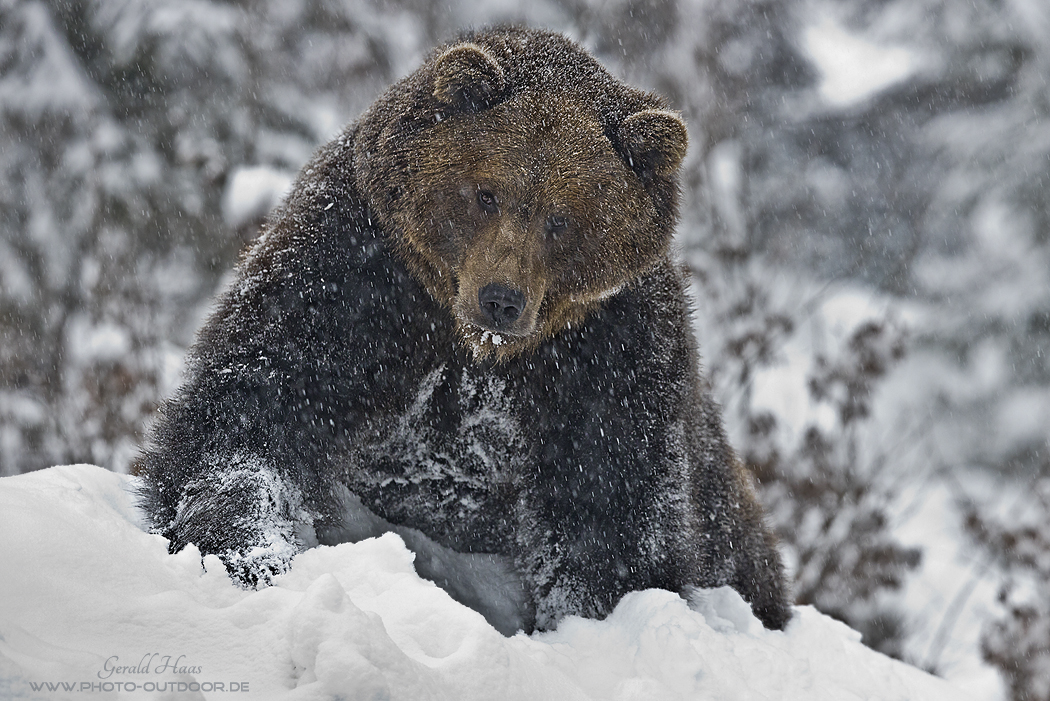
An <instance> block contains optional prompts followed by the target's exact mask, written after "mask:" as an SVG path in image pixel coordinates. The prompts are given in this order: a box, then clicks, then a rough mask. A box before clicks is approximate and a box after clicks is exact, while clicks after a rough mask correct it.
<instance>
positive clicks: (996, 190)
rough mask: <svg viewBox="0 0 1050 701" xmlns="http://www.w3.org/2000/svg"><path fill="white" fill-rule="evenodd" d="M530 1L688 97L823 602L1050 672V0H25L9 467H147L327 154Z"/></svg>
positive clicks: (2, 205) (914, 643)
mask: <svg viewBox="0 0 1050 701" xmlns="http://www.w3.org/2000/svg"><path fill="white" fill-rule="evenodd" d="M502 21H523V22H527V23H529V24H533V25H538V26H546V27H549V28H552V29H557V30H562V31H566V32H568V33H569V34H571V35H572V36H574V37H575V38H577V39H578V40H580V41H582V42H583V43H584V44H585V45H586V46H588V47H590V48H591V49H592V50H593V51H594V52H595V53H596V55H598V57H599V58H600V59H601V60H602V61H603V62H604V63H605V64H606V65H607V66H608V67H609V68H610V69H611V70H613V71H614V72H616V73H618V74H620V75H622V76H623V77H625V78H626V79H628V80H630V81H632V82H635V83H637V84H640V85H642V86H645V87H648V88H651V89H655V90H658V91H660V92H662V93H663V94H665V95H667V96H668V97H669V99H670V100H671V102H672V103H673V104H674V106H675V107H676V108H678V109H680V110H681V111H682V112H683V114H684V116H685V117H686V120H687V121H688V123H689V125H690V137H691V147H690V155H689V157H688V160H687V162H686V165H685V173H684V176H685V177H684V189H685V193H684V198H683V201H684V202H685V203H686V204H685V208H684V211H683V221H682V225H681V226H680V235H679V246H680V247H681V249H682V253H683V258H684V260H685V261H686V263H687V264H688V265H689V266H690V268H691V270H692V271H693V273H694V279H695V292H696V298H697V327H698V336H699V340H700V344H701V348H702V350H703V352H704V355H705V361H706V364H707V366H708V370H709V371H710V373H711V375H712V379H713V382H714V384H715V388H716V391H717V394H718V396H719V398H720V400H721V401H722V402H723V404H724V406H725V407H726V419H727V423H728V425H729V428H730V432H731V433H732V435H733V439H734V441H735V443H736V444H737V446H738V447H739V449H740V452H741V454H742V455H743V456H744V457H745V458H746V460H747V461H748V462H749V463H750V464H751V466H752V468H753V469H754V470H755V472H756V476H757V478H758V480H759V482H760V487H761V491H762V494H763V498H764V499H765V501H766V504H767V506H768V508H769V512H770V518H771V520H772V521H773V524H774V526H775V527H776V528H777V530H778V532H779V533H780V535H781V538H782V540H783V545H784V548H785V551H786V554H787V555H788V560H789V562H790V563H791V565H792V574H793V576H794V577H795V581H796V593H797V594H798V596H799V598H800V601H801V602H804V603H812V604H814V605H816V606H817V607H818V608H820V609H821V610H824V611H826V612H828V613H831V614H833V615H835V616H837V617H839V618H841V619H843V620H845V621H847V622H848V623H850V624H851V625H852V626H854V627H856V628H857V629H858V630H861V631H862V632H863V633H864V634H865V641H866V642H867V643H868V644H870V645H872V646H874V647H876V648H877V649H881V650H883V651H886V652H888V653H890V654H894V655H897V656H900V657H902V658H904V659H906V660H908V661H911V662H913V663H915V664H920V665H923V666H926V667H929V668H932V669H934V670H936V671H939V672H941V673H943V674H946V675H949V676H951V675H956V676H959V677H966V676H967V675H971V676H975V677H976V676H979V674H978V672H976V671H974V670H973V669H972V668H973V667H975V666H976V665H977V664H978V656H979V655H980V654H981V652H980V650H982V649H983V654H984V656H985V657H986V659H987V660H988V662H989V663H990V664H992V665H994V666H995V667H996V668H998V669H1001V670H1002V672H1003V679H1004V682H1005V688H1006V689H1007V690H1006V692H1004V693H1007V694H1009V695H1010V696H1011V698H1016V699H1021V698H1048V695H1047V694H1048V692H1047V689H1046V687H1045V684H1044V686H1040V684H1043V683H1044V682H1042V681H1040V680H1045V678H1046V676H1045V674H1044V673H1042V671H1045V664H1046V663H1045V660H1046V658H1047V653H1046V650H1048V649H1050V632H1048V631H1050V613H1048V611H1050V604H1047V601H1048V600H1050V589H1048V588H1047V586H1048V585H1047V584H1046V582H1047V577H1046V564H1045V563H1046V560H1047V559H1048V558H1050V547H1048V545H1047V539H1046V538H1045V537H1044V536H1045V534H1043V533H1042V531H1040V530H1039V528H1040V527H1041V526H1040V524H1043V525H1045V523H1047V521H1048V519H1050V513H1048V511H1047V509H1046V501H1045V499H1044V500H1042V501H1040V500H1039V499H1031V504H1029V503H1028V501H1029V498H1028V497H1026V496H1025V495H1026V494H1033V493H1034V494H1043V493H1044V492H1043V491H1039V490H1031V489H1030V485H1032V484H1045V482H1046V480H1047V479H1050V460H1048V457H1047V456H1048V451H1050V447H1048V442H1050V359H1048V349H1050V233H1048V232H1050V198H1048V197H1047V195H1046V192H1047V186H1048V181H1050V86H1048V82H1047V78H1046V76H1047V75H1050V6H1047V5H1046V3H1044V2H1042V0H1006V1H1005V2H1001V1H998V0H976V1H971V0H919V1H914V0H879V1H878V2H876V1H874V0H848V1H847V2H835V3H832V2H830V1H822V0H806V1H803V0H780V1H773V0H566V1H565V2H550V1H540V2H536V3H530V4H529V5H528V7H527V8H524V7H523V8H515V7H512V6H511V5H509V4H506V3H499V2H492V3H480V4H478V3H468V2H465V1H462V0H456V1H453V2H448V3H439V4H431V3H427V2H422V1H420V0H403V1H396V0H345V1H340V2H337V1H336V0H300V1H291V2H289V1H281V0H264V1H262V2H257V3H241V2H219V1H217V0H194V1H193V2H176V1H175V0H93V1H91V0H89V1H85V2H69V1H68V0H0V475H10V474H17V473H20V472H26V471H31V470H36V469H40V468H43V467H47V466H50V465H54V464H60V463H70V462H91V463H95V464H99V465H102V466H105V467H107V468H109V469H112V470H115V471H124V470H126V468H127V465H128V463H129V461H130V459H131V457H132V456H133V455H134V451H135V446H136V445H137V442H138V440H139V437H140V436H141V433H142V430H143V428H144V426H145V425H146V423H147V422H148V420H149V416H150V412H151V411H152V409H153V407H155V406H156V404H157V402H158V400H159V399H160V398H161V397H163V396H164V395H165V394H166V393H167V392H168V391H170V389H171V388H172V387H173V386H174V384H175V382H176V381H177V378H178V373H179V369H180V364H181V357H182V354H183V353H184V351H185V349H186V347H187V345H188V344H189V343H190V341H191V340H192V335H193V331H194V329H195V328H196V326H197V325H198V324H199V322H200V320H201V318H202V317H203V315H204V314H206V313H207V309H208V300H209V299H210V298H211V297H212V295H213V294H214V293H215V291H216V290H217V288H218V287H219V286H220V285H221V284H222V281H223V278H224V274H225V273H226V271H228V270H229V269H230V267H231V266H232V265H233V264H234V263H235V261H236V257H237V253H238V251H239V250H240V249H241V247H242V246H243V244H244V243H245V242H246V241H248V240H250V239H251V237H252V236H253V235H254V233H255V231H256V228H257V226H258V223H259V221H260V220H261V217H262V216H263V215H264V214H265V212H266V211H267V210H268V209H269V208H270V207H271V206H272V205H273V204H274V203H276V202H277V201H279V198H280V196H281V194H282V193H283V191H284V188H285V187H286V186H287V184H288V182H289V181H290V178H291V177H292V176H293V175H294V173H295V171H296V170H297V169H298V168H299V167H300V165H301V164H302V163H303V162H304V161H305V160H306V159H307V158H308V156H309V154H310V153H311V152H312V150H313V149H314V148H316V147H317V146H318V145H319V144H321V143H323V142H324V141H325V140H327V139H328V138H330V137H331V136H333V135H334V134H335V133H336V131H337V130H338V129H339V128H340V127H341V126H342V125H343V124H344V123H345V122H347V121H349V120H351V119H353V118H354V117H356V116H357V115H358V114H359V113H360V112H361V110H362V109H364V108H365V107H366V106H367V105H368V104H370V102H371V101H372V99H373V98H374V97H375V95H376V94H377V93H378V92H379V91H380V90H381V89H383V88H384V87H385V86H386V85H388V84H389V83H391V82H393V81H394V80H396V79H397V78H398V77H400V76H401V75H404V74H405V73H407V72H408V71H409V70H411V68H413V67H414V66H415V65H416V64H417V63H418V61H419V60H420V59H421V58H422V56H423V55H425V53H426V52H427V51H428V50H429V49H430V48H431V47H432V46H434V45H435V44H437V43H438V42H440V41H442V40H444V39H447V38H449V37H451V36H452V35H453V34H454V33H455V32H456V31H457V30H458V29H459V28H462V27H466V26H470V25H479V24H488V23H495V22H502ZM944 494H947V495H948V496H947V497H939V496H937V495H944ZM1018 494H1020V495H1021V496H1016V495H1018ZM937 499H940V500H941V502H943V503H944V504H945V505H946V508H945V509H942V510H941V511H936V510H931V509H932V507H931V504H934V503H935V502H936V501H937ZM1018 502H1022V503H1023V504H1024V505H1025V508H1017V509H1014V508H1010V507H1009V505H1014V504H1016V503H1018ZM1004 505H1007V506H1004ZM931 514H933V516H931ZM1018 514H1025V515H1026V518H1027V519H1028V520H1025V519H1022V518H1020V517H1019V516H1018ZM935 517H936V518H937V519H939V520H938V521H937V523H938V524H939V525H943V526H944V528H945V529H946V532H947V533H948V536H946V539H945V538H941V539H940V540H938V539H936V538H934V537H933V535H932V533H931V528H930V527H929V524H930V523H931V521H930V520H929V519H931V518H935ZM967 534H969V535H967ZM946 544H947V547H949V548H950V549H951V548H954V550H952V552H951V553H949V554H948V555H943V554H939V553H940V551H941V550H943V549H944V548H945V547H946ZM960 577H961V578H962V581H961V583H960V581H959V580H960ZM1000 589H1002V596H1001V597H1000V598H999V599H998V600H997V599H996V597H995V592H997V591H999V590H1000ZM923 592H925V593H923ZM989 592H991V594H989ZM982 596H983V597H984V598H982ZM982 621H983V626H984V631H985V632H984V634H983V643H979V642H978V639H979V637H980V635H979V633H978V630H979V629H980V627H981V626H982ZM1039 660H1042V662H1039ZM1040 665H1042V666H1040ZM1025 670H1028V671H1025ZM1033 670H1034V671H1033ZM981 678H982V679H984V678H985V677H981ZM981 683H982V684H983V683H985V682H981ZM982 688H983V687H982ZM989 688H990V687H989ZM990 693H992V694H993V695H992V696H991V697H992V698H994V697H995V696H994V693H996V692H995V690H994V689H992V691H990Z"/></svg>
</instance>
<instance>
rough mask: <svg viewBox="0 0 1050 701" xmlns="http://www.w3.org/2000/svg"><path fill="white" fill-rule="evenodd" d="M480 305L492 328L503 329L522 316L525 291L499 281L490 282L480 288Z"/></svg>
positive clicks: (495, 329) (482, 313)
mask: <svg viewBox="0 0 1050 701" xmlns="http://www.w3.org/2000/svg"><path fill="white" fill-rule="evenodd" d="M478 306H479V307H480V308H481V316H482V318H484V319H485V321H486V322H488V323H489V324H490V325H491V327H492V329H493V330H494V331H501V330H503V329H505V328H506V327H507V326H510V325H511V324H513V323H514V322H515V321H517V320H518V317H520V316H521V312H522V311H523V310H524V309H525V293H524V292H522V291H520V290H514V289H511V288H509V287H507V286H506V285H501V284H499V283H498V282H490V283H489V284H487V285H485V286H484V287H482V288H481V289H480V290H478Z"/></svg>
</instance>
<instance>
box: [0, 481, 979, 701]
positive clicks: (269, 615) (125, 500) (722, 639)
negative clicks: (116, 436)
mask: <svg viewBox="0 0 1050 701" xmlns="http://www.w3.org/2000/svg"><path fill="white" fill-rule="evenodd" d="M133 480H134V478H130V477H127V476H124V475H118V474H115V473H112V472H108V471H106V470H103V469H101V468H97V467H93V466H88V465H74V466H67V467H55V468H51V469H49V470H44V471H41V472H36V473H31V474H27V475H20V476H15V477H5V478H2V479H0V568H2V570H3V572H4V575H3V576H2V577H0V698H4V699H67V698H69V699H172V700H181V699H187V700H189V699H226V698H251V699H335V698H339V699H412V700H413V701H414V700H416V699H456V700H457V701H470V700H471V699H492V698H500V699H603V700H605V699H646V700H647V701H651V700H658V699H699V698H704V699H721V700H724V701H733V700H735V699H740V700H745V699H746V700H752V699H783V700H785V701H790V700H792V699H800V700H802V699H805V701H817V700H819V699H828V700H829V701H832V700H833V701H846V700H849V699H879V700H880V701H891V700H894V699H902V700H903V699H917V700H921V701H937V700H938V699H944V700H945V701H959V700H960V699H966V698H968V696H967V693H966V692H965V691H964V690H962V689H959V688H956V687H954V686H952V685H950V684H949V683H948V682H946V681H943V680H941V679H938V678H936V677H932V676H930V675H927V674H925V673H924V672H922V671H920V670H918V669H916V668H914V667H909V666H907V665H905V664H902V663H900V662H897V661H894V660H891V659H889V658H887V657H884V656H882V655H879V654H878V653H875V652H872V651H870V650H868V649H867V648H865V647H864V646H862V645H861V644H860V642H859V637H860V636H859V635H858V634H856V633H854V632H853V631H851V630H849V629H848V628H846V627H845V626H843V625H842V624H840V623H837V622H835V621H833V620H831V619H829V618H826V617H824V616H822V615H821V614H819V613H818V612H817V611H815V610H814V609H812V608H808V607H802V608H798V609H796V617H795V619H794V620H793V621H792V623H791V625H790V626H789V628H788V630H787V631H786V632H783V633H781V632H770V631H766V630H764V629H763V628H762V626H761V624H760V623H759V622H758V621H757V620H756V619H755V618H753V617H752V616H751V613H750V610H749V609H748V608H747V606H746V604H745V603H744V602H743V601H742V600H741V599H740V598H739V597H738V596H737V595H736V594H735V593H733V592H732V591H731V590H728V589H719V590H711V591H701V592H698V593H697V595H696V596H695V597H694V599H693V602H692V605H691V606H690V605H689V604H687V603H686V602H685V601H684V600H682V599H681V598H680V597H678V596H677V595H675V594H672V593H670V592H665V591H658V590H650V591H644V592H638V593H635V594H631V595H629V596H627V597H626V598H625V599H624V600H623V601H622V602H621V604H620V605H619V606H618V607H617V608H616V610H615V612H614V613H613V614H612V615H611V616H610V617H609V618H608V619H607V620H605V621H591V620H583V619H576V618H572V619H567V620H565V621H563V622H562V624H561V626H560V627H559V629H558V630H557V631H556V632H553V633H544V634H537V635H533V636H525V635H522V634H518V635H516V636H514V637H511V638H505V637H503V636H502V635H500V634H499V633H497V632H496V631H495V630H494V629H492V628H491V627H490V626H489V625H488V624H487V623H486V622H485V620H484V619H483V618H482V617H481V616H480V615H479V614H477V613H475V612H473V611H471V610H470V609H468V608H465V607H463V606H461V605H460V604H457V603H455V602H454V601H452V600H451V599H450V598H449V597H448V596H447V595H446V594H445V592H444V591H442V590H441V589H439V588H437V587H436V586H434V585H433V584H431V583H430V582H428V581H426V580H423V579H420V578H419V577H418V576H417V575H416V573H415V571H414V570H413V567H412V554H411V553H410V552H409V551H408V550H407V549H406V548H405V546H404V544H403V542H402V541H401V539H400V538H399V537H397V536H396V535H393V534H387V535H385V536H383V537H381V538H375V539H370V540H365V541H362V542H360V543H356V544H344V545H339V546H337V547H320V548H316V549H313V550H310V551H308V552H306V553H304V554H302V555H300V556H298V557H297V558H296V560H295V562H294V566H293V567H292V570H291V572H289V573H288V574H287V575H285V576H283V577H281V578H279V579H278V582H277V584H276V585H275V586H273V587H270V588H267V589H263V590H261V591H243V590H241V589H239V588H237V587H235V586H234V585H232V584H231V583H230V581H229V579H228V578H227V577H226V574H225V572H224V570H223V568H222V565H221V564H220V563H219V561H218V559H217V558H215V557H213V556H209V557H208V558H205V563H204V564H205V568H204V569H202V567H201V563H200V557H199V555H198V553H197V552H196V550H195V549H193V548H188V549H186V550H184V551H183V552H181V553H179V554H177V555H168V554H167V547H166V545H167V544H166V542H165V541H164V540H163V539H162V538H160V537H159V536H155V535H150V534H148V533H146V532H144V531H143V530H142V527H141V521H140V515H139V513H138V512H137V510H136V508H135V506H134V500H133V498H132V497H131V496H130V494H129V488H130V487H131V486H132V485H133Z"/></svg>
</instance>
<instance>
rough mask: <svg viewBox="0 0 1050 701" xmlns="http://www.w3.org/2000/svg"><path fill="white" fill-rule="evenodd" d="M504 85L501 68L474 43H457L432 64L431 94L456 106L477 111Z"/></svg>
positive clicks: (491, 101)
mask: <svg viewBox="0 0 1050 701" xmlns="http://www.w3.org/2000/svg"><path fill="white" fill-rule="evenodd" d="M505 86H506V79H505V78H504V76H503V69H502V68H500V67H499V64H498V63H496V59H494V58H493V57H492V54H490V53H489V52H488V51H486V50H485V49H483V48H481V47H480V46H478V45H477V44H472V43H469V42H468V43H463V44H457V45H455V46H453V47H452V48H451V49H449V50H448V51H446V52H445V53H443V54H441V55H440V56H439V57H438V59H437V63H436V64H435V65H434V97H436V98H437V99H438V100H440V101H441V102H443V103H444V104H446V105H449V106H451V107H454V108H456V109H459V110H463V111H470V112H477V111H479V110H482V109H485V108H486V107H489V106H491V105H492V104H493V103H495V101H496V99H497V98H498V97H499V95H500V93H502V92H503V88H504V87H505Z"/></svg>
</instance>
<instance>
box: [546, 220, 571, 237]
mask: <svg viewBox="0 0 1050 701" xmlns="http://www.w3.org/2000/svg"><path fill="white" fill-rule="evenodd" d="M568 228H569V218H568V217H563V216H562V215H560V214H552V215H551V216H549V217H547V235H548V236H550V237H552V238H554V239H557V238H558V236H559V235H561V234H563V233H564V232H565V230H566V229H568Z"/></svg>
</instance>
